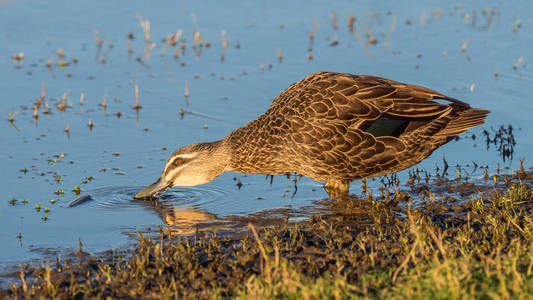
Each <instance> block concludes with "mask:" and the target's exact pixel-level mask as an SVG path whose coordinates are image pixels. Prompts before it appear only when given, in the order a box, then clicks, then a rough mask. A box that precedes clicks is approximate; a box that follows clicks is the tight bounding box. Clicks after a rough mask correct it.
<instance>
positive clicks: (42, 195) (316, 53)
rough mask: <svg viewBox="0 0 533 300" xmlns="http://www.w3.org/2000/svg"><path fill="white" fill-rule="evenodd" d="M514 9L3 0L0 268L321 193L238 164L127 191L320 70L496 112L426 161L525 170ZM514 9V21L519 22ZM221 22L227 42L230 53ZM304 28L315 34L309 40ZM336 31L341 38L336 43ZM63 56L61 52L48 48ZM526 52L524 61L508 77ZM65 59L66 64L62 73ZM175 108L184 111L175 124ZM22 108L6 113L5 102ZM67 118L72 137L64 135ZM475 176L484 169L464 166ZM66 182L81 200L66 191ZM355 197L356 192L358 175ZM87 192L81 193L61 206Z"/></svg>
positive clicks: (520, 45) (531, 105) (306, 183)
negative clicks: (157, 189) (177, 183)
mask: <svg viewBox="0 0 533 300" xmlns="http://www.w3.org/2000/svg"><path fill="white" fill-rule="evenodd" d="M521 2H522V3H521V4H518V3H516V2H513V3H510V2H503V3H501V2H497V1H490V3H462V2H456V3H449V4H446V5H444V6H440V7H438V6H434V5H433V4H428V3H423V2H420V1H416V2H415V1H411V2H405V3H404V4H403V5H401V6H400V7H391V6H390V2H385V1H382V2H380V1H378V2H376V1H363V2H358V3H352V1H337V2H336V3H335V7H324V4H323V2H318V1H305V2H303V1H290V2H289V3H285V2H281V1H278V2H272V1H269V2H266V1H263V2H243V3H240V4H238V5H236V4H234V3H222V2H215V1H212V2H201V3H198V2H194V3H192V2H191V3H186V2H182V1H162V2H161V1H160V2H158V4H157V5H156V6H155V5H149V4H148V3H145V2H141V1H128V2H112V3H110V2H109V1H78V2H77V3H76V6H72V5H71V4H70V2H69V1H38V2H35V1H5V0H4V1H2V0H0V40H1V41H2V42H1V43H0V57H1V59H0V83H1V89H0V95H1V96H2V97H1V98H2V101H1V102H0V115H2V116H4V117H3V118H4V121H2V122H1V123H0V154H1V155H2V157H3V160H2V170H3V175H2V177H1V178H2V180H1V181H0V188H1V190H2V192H3V193H2V194H3V196H2V198H3V199H2V200H1V201H0V227H1V228H2V229H0V245H2V246H1V250H0V264H15V263H17V262H20V261H24V260H26V259H28V258H45V259H53V258H54V256H55V255H56V254H57V253H61V252H62V249H69V248H77V245H78V238H79V239H81V240H82V242H83V244H84V249H85V250H86V251H89V252H91V251H99V250H105V249H109V248H116V247H120V246H122V245H125V244H127V243H129V242H131V241H133V239H134V237H135V235H136V233H137V231H143V232H146V231H148V232H151V231H157V226H159V225H165V226H169V227H171V228H173V229H175V230H176V231H178V232H181V233H184V234H190V233H194V232H195V230H196V228H197V227H198V226H197V225H198V224H200V223H201V224H207V225H205V226H204V227H203V228H208V229H209V228H210V227H209V226H210V225H209V224H216V225H213V226H215V227H217V228H218V227H223V226H224V220H225V219H226V218H227V216H231V215H246V214H250V213H254V212H258V211H263V210H268V209H276V208H283V207H291V208H298V207H302V206H310V205H313V204H314V203H315V201H316V200H319V199H321V198H323V197H326V193H325V192H324V191H323V189H322V187H321V183H319V182H315V181H312V180H309V179H306V178H302V179H301V180H300V181H298V185H297V187H298V190H297V192H296V193H295V194H294V195H293V193H294V191H295V188H294V181H293V179H292V177H291V178H286V177H285V176H275V178H274V180H273V183H272V184H271V183H270V179H265V176H262V175H248V176H247V175H242V174H233V173H228V174H224V175H222V176H220V177H218V178H216V179H215V180H214V181H212V182H210V183H208V184H205V185H202V186H198V187H193V188H176V189H173V190H171V191H169V192H167V193H165V194H164V195H163V196H162V197H161V199H160V200H159V201H156V202H154V201H152V202H150V201H140V200H134V199H133V195H134V194H135V193H136V192H138V191H139V190H140V189H141V188H142V187H143V186H144V185H147V184H149V183H151V182H153V180H155V179H156V178H157V177H158V176H159V174H160V172H161V170H162V167H163V164H164V162H165V161H166V159H167V157H168V155H169V154H170V153H172V151H174V150H175V149H177V148H179V147H180V146H183V145H186V144H190V143H194V142H201V141H212V140H218V139H221V138H223V137H224V136H225V135H226V134H228V133H229V132H230V131H231V130H233V129H235V128H237V127H239V126H242V125H244V124H245V123H247V122H248V121H250V120H253V119H255V118H256V117H257V116H258V115H260V114H261V113H263V112H264V111H265V110H266V109H267V108H268V106H269V104H270V102H271V101H272V99H273V98H274V97H276V96H277V94H279V92H281V91H282V90H283V89H285V88H286V87H287V86H289V85H290V84H292V83H293V82H296V81H298V80H299V79H301V78H303V77H304V76H306V75H307V74H309V73H312V72H315V71H322V70H327V71H338V72H349V73H354V74H375V75H380V76H383V77H387V78H391V79H394V80H398V81H403V82H408V83H414V84H420V85H424V86H427V87H430V88H433V89H436V90H438V91H440V92H442V93H444V94H447V95H449V96H451V97H454V98H458V99H462V100H464V101H467V102H469V103H470V104H471V105H472V106H474V107H481V108H485V109H489V110H491V111H492V113H491V114H490V115H489V117H488V119H487V123H486V124H485V125H483V126H481V127H478V128H475V129H472V130H470V131H469V133H468V134H466V135H465V136H466V137H467V138H462V139H460V140H459V141H457V142H451V143H449V144H447V145H445V146H444V147H442V148H440V149H439V150H437V151H436V152H435V153H434V154H433V155H432V156H431V157H430V158H428V159H427V160H426V161H424V162H423V163H421V164H420V165H419V167H420V168H426V169H428V170H434V169H435V167H436V166H439V167H440V168H442V165H443V157H445V159H446V161H447V162H448V164H449V165H450V166H451V167H450V171H449V172H450V173H452V174H453V173H454V172H455V166H456V165H461V166H462V167H463V168H464V170H467V172H469V173H472V171H473V170H474V166H473V163H472V162H473V161H475V162H476V163H477V164H479V165H480V166H487V167H488V168H489V172H491V173H494V172H495V170H496V164H497V163H500V165H501V167H502V168H504V167H506V168H509V169H516V168H517V167H518V160H519V159H520V158H523V159H525V160H526V163H525V164H526V165H530V164H528V162H529V161H530V160H531V158H533V156H532V154H531V151H530V149H531V147H532V146H533V137H532V136H531V135H529V134H527V132H528V131H529V130H531V129H533V128H532V125H533V122H532V120H531V117H530V114H531V111H533V101H531V96H530V93H529V91H528V89H527V87H530V86H532V84H533V76H532V73H531V70H530V68H529V66H528V64H529V61H530V59H531V58H530V57H529V53H530V52H531V51H530V50H531V49H532V48H533V35H532V32H533V31H532V29H533V20H532V18H531V15H532V12H533V5H532V4H531V3H529V2H528V1H521ZM461 6H463V7H461ZM333 12H335V13H336V18H337V23H338V28H337V29H334V28H333V26H332V13H333ZM137 13H138V14H139V15H140V16H141V17H142V18H143V19H144V20H149V21H150V28H151V44H154V45H155V46H154V48H153V49H152V50H151V51H149V54H148V55H142V54H143V52H145V49H146V46H147V43H146V42H145V38H144V35H143V32H142V30H141V27H140V25H139V21H138V19H137V16H136V14H137ZM193 14H194V16H195V17H194V16H193ZM350 14H354V15H355V16H356V18H357V20H356V22H355V29H356V31H357V30H359V31H360V36H361V37H362V38H361V39H358V38H356V37H354V34H353V33H350V31H349V30H348V28H347V25H346V24H347V20H348V16H349V15H350ZM466 14H467V15H468V17H466ZM195 19H196V21H195ZM518 19H520V26H517V27H516V32H513V26H514V25H515V24H517V20H518ZM407 20H409V21H410V23H411V24H410V25H409V24H407ZM315 24H317V25H315ZM314 26H317V27H316V29H314ZM180 28H181V29H182V32H183V34H182V37H181V38H185V39H186V50H185V54H184V55H180V57H178V58H177V59H175V58H174V56H173V54H174V53H175V51H176V49H179V50H180V49H181V48H180V42H178V46H177V47H169V48H168V50H167V51H166V52H164V53H163V54H162V55H160V54H161V53H162V49H163V48H164V44H165V42H164V41H165V38H166V37H167V36H168V35H169V34H172V33H176V32H177V30H178V29H180ZM367 28H369V29H368V30H367ZM95 29H98V31H99V32H98V39H100V40H102V46H101V48H100V49H98V46H97V41H96V39H95V36H94V33H93V30H95ZM194 30H197V31H198V32H199V33H200V35H201V37H202V39H203V40H204V42H205V39H208V40H209V42H210V43H211V47H210V48H208V49H207V48H205V47H204V48H202V50H201V53H200V54H199V57H198V58H197V57H196V54H195V50H194V49H193V48H192V44H193V40H194ZM222 30H225V32H226V34H225V39H226V40H227V42H228V48H227V49H226V51H225V52H224V60H223V61H222V60H221V55H222V53H223V49H222V42H221V31H222ZM311 30H315V31H316V32H315V38H314V42H313V43H312V44H311V45H310V42H309V31H311ZM366 32H369V33H370V34H369V36H368V37H375V38H376V39H377V44H376V45H372V44H369V43H368V41H367V36H366V35H365V33H366ZM129 33H133V35H134V39H133V40H130V39H128V34H129ZM335 36H337V38H338V45H336V46H331V44H332V42H333V41H334V40H335ZM467 40H468V41H469V42H468V43H467V44H466V46H465V47H464V49H465V51H464V52H463V51H461V47H462V45H465V42H466V41H467ZM129 43H130V45H131V49H132V53H131V54H130V53H128V48H129V46H128V44H129ZM111 45H112V47H111ZM237 45H239V48H237ZM309 48H312V55H313V58H312V60H309V59H308V54H309ZM58 49H63V52H64V55H65V57H63V58H61V57H59V56H58V54H57V51H58ZM197 49H198V48H197ZM278 49H281V52H282V54H283V60H282V61H281V62H280V61H279V59H278ZM19 52H24V57H23V59H22V61H17V60H15V59H13V58H12V57H11V56H12V55H13V54H14V53H19ZM141 56H142V59H141V60H140V61H139V60H138V58H139V57H141ZM521 56H524V59H523V61H522V62H521V63H520V64H519V65H518V66H517V68H516V69H513V65H515V64H516V63H517V61H518V60H519V58H520V57H521ZM103 57H105V63H103V61H102V58H103ZM52 58H53V59H52ZM74 59H76V60H77V62H74ZM61 61H64V62H67V63H68V65H67V66H63V67H61V66H59V65H58V63H60V62H61ZM47 62H50V67H47V66H46V65H47ZM182 62H183V63H184V65H182ZM261 65H263V70H261V67H260V66H261ZM496 70H497V71H498V76H497V78H496V77H495V76H494V73H495V71H496ZM195 75H197V76H195ZM222 76H223V77H222ZM196 77H198V78H196ZM185 82H188V87H189V97H188V99H185V97H184V91H185ZM43 85H44V86H45V87H46V96H45V102H46V103H47V104H48V105H49V109H50V112H51V113H48V114H45V113H43V111H42V109H40V110H39V112H38V118H37V119H35V118H34V116H33V110H32V106H33V104H34V102H35V101H36V99H37V98H38V97H39V96H41V90H42V86H43ZM135 85H138V86H139V100H140V105H142V109H140V110H138V114H137V111H136V110H134V109H132V107H134V106H135V89H134V86H135ZM64 93H66V98H65V101H66V103H67V108H66V109H65V111H60V110H59V109H58V107H57V104H60V105H61V102H62V97H63V95H64ZM81 93H84V103H83V105H81V104H80V95H81ZM104 99H106V107H104V106H102V104H103V101H104ZM70 106H72V107H70ZM180 109H183V110H184V111H185V112H186V113H185V114H184V115H183V117H180V113H179V112H180ZM118 110H120V112H121V116H120V118H119V117H117V115H116V113H117V111H118ZM16 111H18V114H17V115H16V116H15V118H14V121H13V122H12V123H11V122H9V121H8V112H9V113H11V114H13V113H15V112H16ZM89 120H91V121H92V122H93V127H92V130H91V129H90V128H89V126H88V123H89ZM67 124H69V128H70V131H69V134H67V133H66V132H65V131H64V129H65V127H66V126H67ZM508 125H512V126H513V128H514V130H513V133H514V139H515V140H516V143H517V144H516V145H515V146H514V147H513V148H514V152H513V156H512V158H511V157H505V161H504V160H503V157H502V155H501V151H498V149H499V146H500V143H499V142H497V144H496V145H492V144H491V145H490V147H489V149H487V147H486V145H485V138H484V135H483V131H484V130H486V131H488V132H489V134H490V135H491V136H494V134H495V132H496V131H497V130H498V128H499V127H500V126H505V128H507V126H508ZM472 134H475V136H476V139H475V140H473V139H472V138H470V137H471V135H472ZM504 136H507V135H504ZM502 143H503V144H508V142H507V141H502ZM406 174H407V171H404V172H402V173H401V174H400V178H402V179H405V177H406ZM481 174H482V170H481V169H480V168H477V170H476V172H474V173H473V174H471V176H481ZM89 179H90V180H89ZM237 180H239V181H240V182H242V187H241V188H240V189H239V188H238V185H237ZM372 184H373V185H374V186H377V185H379V181H371V182H370V185H372ZM76 186H79V187H80V189H81V193H80V194H79V195H78V194H77V193H76V192H74V191H73V190H74V189H75V187H76ZM351 189H352V192H354V193H358V192H360V190H361V184H360V182H354V183H352V187H351ZM61 190H63V191H64V192H63V193H61ZM56 191H59V195H56V194H55V192H56ZM83 195H91V197H92V199H91V200H88V201H86V202H85V203H80V204H79V205H77V206H75V207H68V204H69V203H70V202H71V201H73V200H74V199H76V198H78V197H79V196H83ZM12 198H15V200H16V201H10V200H11V199H12ZM52 199H53V200H55V203H54V204H53V203H51V200H52ZM23 200H27V203H23ZM12 204H14V205H12ZM37 204H39V206H40V207H41V209H40V211H37V210H36V205H37ZM46 208H49V209H50V211H49V212H47V213H46V212H45V210H46ZM43 217H46V218H45V219H46V220H43ZM19 233H20V234H21V238H20V239H19V238H18V235H19Z"/></svg>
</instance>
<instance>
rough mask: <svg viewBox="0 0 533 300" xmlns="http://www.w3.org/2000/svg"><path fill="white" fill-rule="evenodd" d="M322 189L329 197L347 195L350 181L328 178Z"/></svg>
mask: <svg viewBox="0 0 533 300" xmlns="http://www.w3.org/2000/svg"><path fill="white" fill-rule="evenodd" d="M324 189H325V190H326V192H327V193H328V196H329V197H330V198H340V197H347V196H348V192H349V190H350V182H346V181H341V180H329V181H326V184H324Z"/></svg>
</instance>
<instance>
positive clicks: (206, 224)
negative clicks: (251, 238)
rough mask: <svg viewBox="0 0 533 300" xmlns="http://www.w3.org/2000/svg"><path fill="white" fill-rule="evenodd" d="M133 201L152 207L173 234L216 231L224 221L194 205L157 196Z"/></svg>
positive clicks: (221, 226)
mask: <svg viewBox="0 0 533 300" xmlns="http://www.w3.org/2000/svg"><path fill="white" fill-rule="evenodd" d="M135 201H139V202H140V203H143V204H144V205H146V206H147V207H150V208H151V209H153V210H154V211H155V212H156V213H157V215H158V216H159V217H160V218H161V220H162V221H163V223H165V225H166V226H167V228H166V229H167V230H168V231H169V232H172V233H174V234H183V235H189V234H195V233H197V232H198V231H209V232H216V231H218V230H220V229H221V228H223V227H224V221H222V220H221V219H219V218H218V217H217V216H216V215H215V214H212V213H209V212H207V211H205V210H203V209H200V208H198V207H196V206H195V205H184V206H177V205H176V204H173V203H171V202H170V203H169V202H167V201H165V200H164V199H158V198H152V199H147V200H139V199H136V200H135Z"/></svg>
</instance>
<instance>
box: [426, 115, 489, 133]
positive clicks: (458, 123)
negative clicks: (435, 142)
mask: <svg viewBox="0 0 533 300" xmlns="http://www.w3.org/2000/svg"><path fill="white" fill-rule="evenodd" d="M489 113H490V111H489V110H485V109H480V108H468V109H465V110H462V111H458V112H456V113H455V114H456V115H455V116H453V115H449V116H448V117H450V118H451V120H450V121H449V122H448V124H447V125H446V127H444V128H443V129H442V130H440V131H439V132H438V133H436V134H435V137H436V138H452V137H454V136H456V135H459V134H461V133H463V132H465V131H466V130H468V129H469V128H472V127H475V126H479V125H481V124H483V123H485V119H486V118H487V115H488V114H489Z"/></svg>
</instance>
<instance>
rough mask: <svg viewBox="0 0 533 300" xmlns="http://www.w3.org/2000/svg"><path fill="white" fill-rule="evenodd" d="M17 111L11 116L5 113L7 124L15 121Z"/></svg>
mask: <svg viewBox="0 0 533 300" xmlns="http://www.w3.org/2000/svg"><path fill="white" fill-rule="evenodd" d="M18 113H19V112H18V111H16V112H15V113H13V114H11V113H10V112H8V113H7V115H8V116H9V119H8V120H9V123H13V122H14V121H15V117H16V116H17V115H18Z"/></svg>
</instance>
